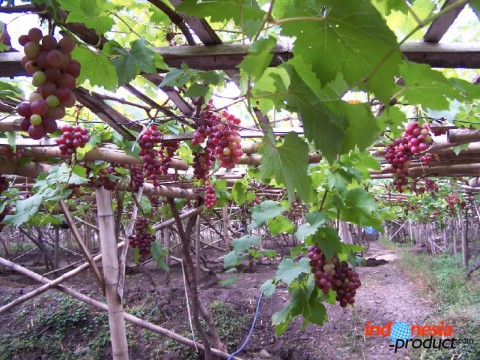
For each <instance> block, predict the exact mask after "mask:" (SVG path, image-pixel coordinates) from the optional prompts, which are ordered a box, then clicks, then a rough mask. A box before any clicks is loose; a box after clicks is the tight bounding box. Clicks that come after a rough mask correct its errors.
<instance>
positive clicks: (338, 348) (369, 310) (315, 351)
mask: <svg viewBox="0 0 480 360" xmlns="http://www.w3.org/2000/svg"><path fill="white" fill-rule="evenodd" d="M366 257H375V258H377V259H384V260H387V261H388V262H387V263H386V264H385V265H380V266H376V267H359V268H357V271H358V272H359V274H360V276H361V280H362V286H361V288H360V289H359V290H357V296H356V304H355V307H354V308H352V307H349V308H347V309H342V308H340V307H339V306H332V305H327V311H328V317H329V322H328V323H326V324H324V326H322V327H319V326H316V325H310V326H309V327H308V328H307V329H306V330H305V331H301V321H299V320H300V319H297V320H296V321H294V322H293V323H292V325H290V327H289V328H288V329H287V331H286V333H285V334H283V335H282V336H280V337H278V338H277V337H275V336H274V333H273V330H272V327H271V321H270V316H271V314H272V313H274V312H275V311H277V310H279V309H281V308H282V307H283V306H285V303H286V299H287V298H288V293H287V291H286V290H279V291H277V294H276V295H275V296H274V297H273V298H270V299H266V300H265V301H264V303H263V305H262V312H261V315H260V322H259V325H258V326H257V327H256V329H255V332H254V336H253V337H252V339H251V341H250V342H249V345H248V346H247V351H246V352H244V353H243V354H242V358H244V359H261V358H266V357H262V356H261V355H260V351H261V350H266V351H267V352H268V353H269V354H271V355H272V357H271V358H275V359H292V360H293V359H295V360H296V359H299V360H323V359H325V360H327V359H328V360H334V359H339V360H340V359H342V360H343V359H352V360H357V359H367V360H370V359H372V360H384V359H385V360H387V359H416V358H418V357H419V355H418V352H417V353H415V354H411V353H409V352H405V351H404V352H398V353H397V354H394V353H393V349H391V348H390V347H389V344H390V342H389V340H388V339H387V338H385V337H366V336H364V331H365V325H366V322H367V321H370V322H371V324H375V325H381V326H383V325H387V324H388V323H389V322H390V321H393V322H394V323H395V322H397V321H402V322H406V323H408V324H410V325H412V324H415V325H417V324H418V325H422V324H423V323H424V320H425V319H426V317H427V316H428V315H429V314H430V313H431V312H432V311H433V308H432V307H431V306H430V304H429V303H428V302H427V301H426V300H425V299H422V298H421V297H420V296H419V295H418V292H417V288H416V286H415V285H414V284H413V283H412V282H410V281H409V279H408V278H407V276H406V275H405V274H404V273H402V272H401V271H400V270H399V269H398V268H397V266H396V260H397V259H398V255H397V254H395V253H394V252H393V251H389V250H386V249H384V248H382V247H381V246H380V245H379V244H378V243H372V244H371V247H370V250H369V253H368V254H367V255H366ZM272 270H274V268H272ZM271 276H273V274H272V273H269V271H262V270H259V273H255V274H246V275H245V278H244V279H242V280H241V282H240V283H239V284H236V285H235V286H240V287H243V288H244V290H239V292H238V295H239V298H243V299H248V301H249V303H250V304H252V305H251V306H250V308H251V309H250V310H249V311H250V313H253V307H254V304H255V298H256V296H257V295H258V286H259V285H260V284H261V283H262V282H263V281H264V280H265V279H267V278H269V277H271ZM217 295H218V293H217ZM239 300H240V299H239ZM224 301H226V302H232V303H235V300H234V299H232V298H231V297H230V298H225V299H224Z"/></svg>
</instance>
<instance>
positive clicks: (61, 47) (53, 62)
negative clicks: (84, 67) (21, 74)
mask: <svg viewBox="0 0 480 360" xmlns="http://www.w3.org/2000/svg"><path fill="white" fill-rule="evenodd" d="M18 42H19V43H20V45H22V46H23V50H24V52H25V56H24V57H23V58H22V65H23V67H24V68H25V71H26V72H27V73H28V74H30V75H32V84H33V85H34V86H36V87H37V89H36V90H35V91H34V92H33V93H32V94H31V95H30V97H29V99H28V101H24V102H22V103H20V104H19V105H18V108H17V111H18V114H19V115H20V116H23V117H24V118H25V119H24V120H23V121H22V124H21V128H22V130H23V131H27V132H28V134H29V136H30V137H31V138H32V139H36V140H38V139H41V138H42V137H44V136H45V135H46V134H47V133H53V132H54V131H56V130H57V122H56V120H58V119H62V118H63V117H64V116H65V108H67V107H72V106H73V105H75V101H76V98H75V95H74V94H73V92H72V90H73V89H75V87H76V79H77V78H78V76H79V75H80V68H81V66H80V63H79V62H78V61H76V60H73V59H72V56H71V53H72V50H73V49H74V48H75V45H76V44H75V40H74V39H72V38H71V37H69V36H65V37H63V38H62V39H60V40H59V41H58V42H57V39H55V37H54V36H52V35H45V36H43V33H42V31H41V30H40V29H38V28H32V29H30V30H29V31H28V34H26V35H21V36H20V37H19V39H18Z"/></svg>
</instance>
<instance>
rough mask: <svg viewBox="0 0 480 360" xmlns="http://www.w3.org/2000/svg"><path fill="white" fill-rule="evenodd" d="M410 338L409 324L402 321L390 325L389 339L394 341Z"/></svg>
mask: <svg viewBox="0 0 480 360" xmlns="http://www.w3.org/2000/svg"><path fill="white" fill-rule="evenodd" d="M411 338H412V330H411V328H410V325H408V324H407V323H404V322H396V323H394V324H393V325H392V329H391V331H390V340H391V341H392V342H396V341H397V340H398V339H400V340H403V341H407V340H408V339H411Z"/></svg>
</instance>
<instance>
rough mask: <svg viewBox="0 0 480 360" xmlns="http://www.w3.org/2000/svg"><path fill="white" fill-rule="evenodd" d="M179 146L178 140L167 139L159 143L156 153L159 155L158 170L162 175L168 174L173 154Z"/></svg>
mask: <svg viewBox="0 0 480 360" xmlns="http://www.w3.org/2000/svg"><path fill="white" fill-rule="evenodd" d="M179 147H180V143H179V142H178V141H169V142H165V143H163V144H161V145H160V151H159V152H158V154H159V157H160V164H161V165H160V170H161V172H162V175H167V174H168V169H170V165H171V164H172V158H173V155H174V154H175V151H177V150H178V148H179Z"/></svg>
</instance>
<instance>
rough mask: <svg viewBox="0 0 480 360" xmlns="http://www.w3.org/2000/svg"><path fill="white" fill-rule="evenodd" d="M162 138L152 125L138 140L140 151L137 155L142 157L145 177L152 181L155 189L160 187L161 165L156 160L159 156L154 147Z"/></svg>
mask: <svg viewBox="0 0 480 360" xmlns="http://www.w3.org/2000/svg"><path fill="white" fill-rule="evenodd" d="M162 138H163V134H162V133H161V132H160V130H158V128H157V126H156V125H152V126H150V127H149V128H148V129H147V130H145V131H144V132H143V134H142V135H140V138H139V139H138V145H139V146H140V149H141V150H140V152H139V155H140V156H141V157H142V161H143V171H144V174H145V177H147V178H149V179H150V180H152V182H153V186H155V187H158V186H159V185H160V181H159V177H160V176H161V175H162V163H161V161H160V160H159V159H158V157H159V154H158V150H157V149H155V146H156V145H157V144H159V143H160V141H161V140H162Z"/></svg>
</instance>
